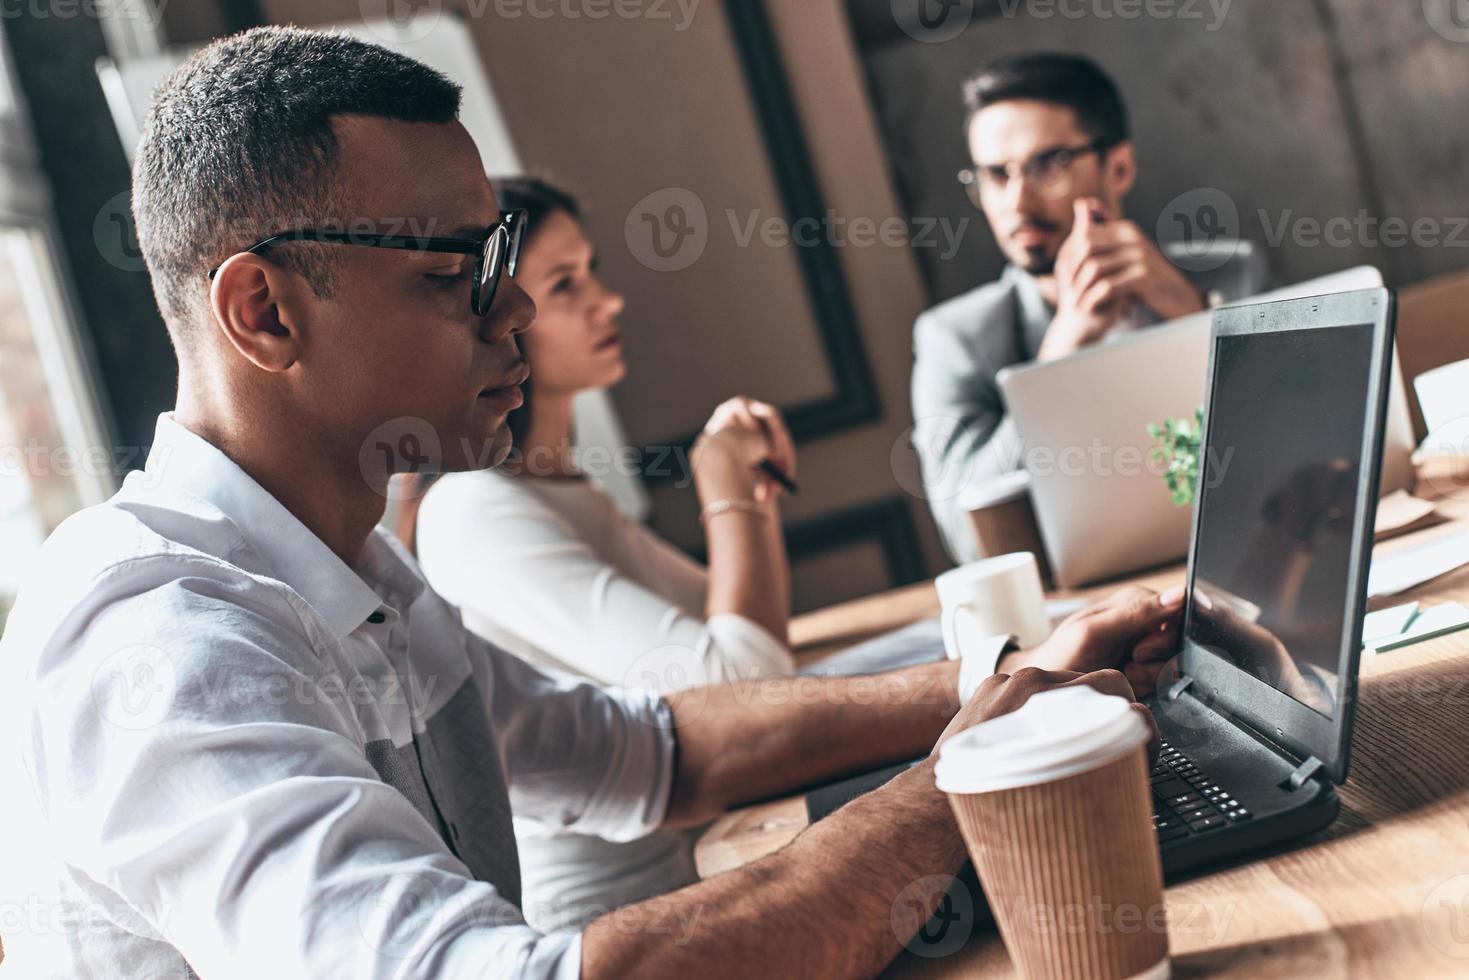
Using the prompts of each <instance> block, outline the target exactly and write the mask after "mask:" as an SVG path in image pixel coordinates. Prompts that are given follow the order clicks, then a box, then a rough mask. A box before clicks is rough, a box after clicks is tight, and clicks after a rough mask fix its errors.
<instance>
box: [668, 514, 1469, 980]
mask: <svg viewBox="0 0 1469 980" xmlns="http://www.w3.org/2000/svg"><path fill="white" fill-rule="evenodd" d="M1440 510H1441V511H1442V512H1444V513H1445V514H1446V515H1449V516H1452V517H1454V518H1455V519H1454V520H1453V522H1451V523H1449V524H1446V525H1443V526H1441V527H1438V528H1434V529H1431V530H1426V531H1421V532H1418V533H1416V534H1412V535H1409V536H1406V537H1403V538H1399V539H1396V540H1393V541H1387V542H1384V543H1383V544H1380V545H1379V546H1378V553H1379V554H1385V553H1390V552H1392V551H1395V550H1397V549H1399V548H1407V547H1412V546H1414V545H1415V544H1419V543H1422V542H1424V541H1426V540H1428V539H1429V538H1431V537H1434V536H1438V535H1445V534H1452V533H1456V532H1461V531H1464V530H1466V529H1469V506H1466V505H1464V504H1461V503H1458V502H1456V501H1452V500H1450V501H1441V502H1440ZM1137 580H1138V581H1142V582H1143V583H1144V584H1147V585H1150V586H1152V587H1154V588H1161V587H1166V586H1167V585H1171V584H1175V583H1177V582H1181V581H1182V580H1183V569H1182V568H1181V567H1176V568H1172V569H1165V570H1162V571H1158V572H1154V573H1150V574H1147V575H1143V576H1140V577H1139V578H1138V579H1137ZM1115 587H1116V586H1115V585H1114V586H1111V587H1110V588H1115ZM1105 591H1108V589H1106V588H1103V589H1092V590H1086V592H1084V593H1080V594H1088V593H1099V592H1105ZM1412 600H1419V601H1421V602H1424V603H1425V604H1432V603H1439V602H1444V601H1449V600H1456V601H1459V602H1464V603H1466V604H1469V568H1461V569H1459V570H1458V571H1456V572H1454V573H1451V574H1449V575H1447V576H1444V577H1443V578H1440V579H1437V580H1435V581H1434V582H1431V583H1428V584H1427V585H1424V586H1421V587H1419V588H1417V589H1415V590H1413V591H1410V592H1406V593H1403V594H1402V595H1400V596H1394V597H1392V598H1391V599H1390V600H1386V601H1379V602H1377V603H1375V604H1374V606H1375V607H1380V606H1383V605H1396V604H1399V603H1402V602H1408V601H1412ZM937 612H938V600H937V597H936V596H935V594H934V592H933V586H932V584H923V585H918V586H913V587H911V588H908V589H902V590H899V591H896V592H892V593H887V594H884V595H881V596H874V597H870V598H867V599H863V600H859V601H857V602H853V603H847V604H845V605H842V606H838V607H834V608H832V609H828V610H824V611H822V612H819V613H814V614H811V615H809V616H804V617H801V619H799V620H798V621H797V622H795V623H793V624H792V641H793V643H795V644H796V645H797V646H798V647H799V648H800V650H799V652H800V654H801V656H802V658H803V659H805V660H812V659H819V658H820V657H822V656H825V655H827V654H829V653H830V652H832V651H833V650H836V649H840V648H842V647H844V646H847V645H850V644H851V643H853V642H857V641H859V640H862V639H866V638H868V637H870V636H872V635H874V634H877V633H881V632H884V631H886V630H889V629H893V628H896V627H899V626H902V625H905V624H906V623H909V622H913V621H915V620H918V619H922V618H925V617H930V616H933V615H936V614H937ZM1361 677H1362V680H1361V686H1360V691H1359V702H1358V706H1357V727H1356V734H1355V738H1354V741H1353V747H1352V759H1351V771H1350V776H1349V778H1348V780H1347V782H1346V785H1344V786H1342V787H1340V794H1341V799H1342V810H1341V816H1340V817H1338V819H1337V820H1336V822H1335V823H1334V824H1332V826H1330V827H1328V828H1327V829H1326V830H1324V831H1322V832H1320V833H1318V834H1315V835H1313V836H1312V837H1310V838H1306V839H1303V840H1302V841H1300V842H1297V844H1296V846H1294V847H1293V848H1292V849H1290V850H1288V851H1286V852H1284V853H1279V854H1276V855H1274V856H1270V857H1266V858H1263V859H1258V860H1254V861H1250V862H1248V863H1244V864H1240V865H1237V866H1234V867H1228V868H1224V869H1222V870H1215V871H1213V872H1209V873H1205V874H1202V875H1200V876H1198V877H1195V878H1192V879H1190V880H1188V881H1185V882H1182V883H1179V884H1175V885H1172V886H1170V887H1169V888H1168V889H1167V904H1168V912H1169V923H1170V928H1169V936H1170V942H1171V945H1172V949H1173V956H1174V976H1175V977H1201V976H1209V977H1248V978H1252V980H1253V978H1274V977H1280V978H1286V977H1292V978H1293V977H1300V976H1309V977H1312V978H1313V980H1331V978H1336V977H1371V978H1399V977H1401V978H1404V980H1409V978H1411V980H1420V978H1425V977H1440V976H1442V977H1450V976H1456V977H1469V631H1466V632H1461V633H1456V634H1452V635H1450V636H1447V637H1443V638H1441V639H1438V640H1433V641H1429V642H1426V643H1422V644H1420V645H1418V646H1414V647H1408V648H1406V649H1403V650H1399V651H1396V652H1392V653H1385V654H1381V655H1378V656H1369V655H1364V658H1363V662H1362V671H1361ZM806 826H807V819H806V809H805V801H804V799H801V798H795V799H790V800H785V801H781V802H777V803H771V804H766V805H762V806H759V807H751V808H747V809H745V810H740V811H736V812H734V813H731V814H729V815H727V816H726V817H725V818H723V819H722V820H720V821H719V822H717V823H716V824H714V825H713V826H712V827H711V828H710V829H709V830H708V831H707V832H706V833H705V834H704V836H703V838H701V840H700V842H699V845H698V848H697V852H696V860H697V861H698V865H699V871H700V874H701V875H703V876H704V877H708V876H710V875H712V874H715V873H718V872H719V871H723V870H727V869H729V868H731V867H736V866H739V865H741V864H744V863H747V862H749V861H752V860H755V859H757V858H759V857H762V856H764V855H766V854H768V853H770V852H772V851H774V850H777V849H779V848H780V847H783V846H785V845H786V844H787V843H789V842H790V841H791V840H792V839H794V838H795V837H796V836H797V835H798V834H799V833H800V832H801V831H802V830H803V829H805V827H806ZM1011 974H1012V970H1011V966H1010V962H1009V958H1008V956H1007V955H1006V953H1005V949H1004V946H1003V945H1002V944H1001V942H1000V941H999V937H998V935H997V934H995V933H994V932H993V931H989V932H986V933H983V934H977V935H976V936H975V937H974V938H972V939H971V940H970V941H969V943H968V944H967V945H966V946H965V947H964V948H963V949H962V950H960V951H959V952H957V953H954V954H952V955H950V956H948V957H945V958H942V959H921V958H919V957H917V956H914V955H912V954H909V953H904V954H903V955H902V956H900V957H899V959H898V960H897V961H895V962H894V964H893V965H892V967H891V968H890V969H889V971H888V975H889V976H894V977H1005V976H1010V975H1011Z"/></svg>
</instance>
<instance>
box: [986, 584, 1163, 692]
mask: <svg viewBox="0 0 1469 980" xmlns="http://www.w3.org/2000/svg"><path fill="white" fill-rule="evenodd" d="M1183 598H1184V590H1183V588H1182V587H1181V586H1180V587H1178V588H1175V589H1170V590H1168V591H1167V592H1164V593H1162V594H1161V595H1160V594H1159V593H1157V592H1154V591H1153V590H1152V589H1145V588H1143V587H1142V586H1136V585H1135V586H1132V587H1130V588H1126V589H1123V590H1122V591H1120V592H1117V593H1114V594H1113V595H1111V596H1109V597H1107V598H1106V599H1103V600H1102V601H1101V602H1099V603H1097V604H1096V605H1094V606H1089V607H1088V608H1086V609H1083V610H1081V611H1080V612H1078V613H1075V614H1073V615H1071V616H1068V617H1067V618H1066V619H1065V620H1064V621H1063V622H1062V623H1061V625H1060V626H1057V627H1056V630H1055V632H1053V633H1052V634H1051V636H1050V638H1049V639H1048V640H1046V641H1045V642H1044V643H1042V644H1040V645H1039V646H1036V647H1033V648H1031V649H1029V650H1020V651H1017V652H1015V653H1010V654H1006V655H1005V656H1004V657H1003V658H1001V660H1000V663H999V670H1000V672H1002V673H1013V672H1015V671H1018V670H1021V669H1022V668H1025V667H1040V668H1042V669H1043V670H1051V671H1078V672H1080V673H1090V672H1092V671H1097V670H1108V669H1111V670H1119V671H1122V672H1123V674H1124V675H1125V676H1126V678H1127V680H1128V682H1129V683H1131V685H1132V689H1133V691H1134V692H1135V693H1136V694H1137V696H1138V697H1147V696H1148V695H1150V694H1152V693H1153V690H1154V689H1155V688H1156V687H1157V683H1158V674H1159V673H1160V672H1161V671H1162V669H1163V667H1164V665H1165V663H1166V662H1167V660H1168V659H1169V657H1170V656H1171V651H1173V650H1174V649H1176V647H1177V645H1178V633H1179V623H1180V621H1181V620H1182V617H1183Z"/></svg>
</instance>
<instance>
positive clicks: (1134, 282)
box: [1038, 198, 1204, 361]
mask: <svg viewBox="0 0 1469 980" xmlns="http://www.w3.org/2000/svg"><path fill="white" fill-rule="evenodd" d="M1056 288H1057V303H1056V317H1055V319H1053V320H1052V321H1051V326H1050V328H1049V329H1048V330H1047V331H1046V336H1045V339H1044V340H1043V341H1042V342H1041V349H1040V351H1039V354H1038V358H1039V360H1042V361H1051V360H1055V359H1057V358H1060V357H1065V356H1067V355H1069V354H1074V353H1076V352H1077V351H1079V350H1081V349H1082V348H1084V347H1088V346H1090V345H1092V344H1095V343H1096V342H1098V341H1099V340H1101V339H1102V338H1104V337H1106V336H1107V335H1108V334H1109V333H1112V332H1113V331H1114V330H1116V329H1125V328H1126V326H1127V325H1128V323H1129V321H1128V320H1127V314H1128V312H1129V310H1130V308H1131V307H1132V305H1133V304H1135V303H1141V304H1142V305H1144V306H1146V307H1147V308H1148V309H1150V310H1152V312H1153V313H1154V315H1156V316H1157V317H1158V318H1159V319H1161V320H1165V321H1166V320H1175V319H1177V318H1179V317H1181V316H1187V315H1189V314H1190V313H1197V312H1198V311H1200V310H1202V309H1203V308H1204V298H1203V296H1202V295H1201V294H1200V293H1199V291H1198V289H1197V288H1195V287H1194V285H1193V284H1192V283H1191V282H1189V281H1188V279H1187V277H1185V276H1184V274H1183V273H1182V272H1180V271H1179V270H1178V267H1177V266H1175V265H1174V264H1173V263H1172V262H1170V261H1168V258H1167V256H1165V255H1164V254H1163V252H1162V250H1161V249H1159V248H1158V246H1157V244H1156V243H1155V242H1154V241H1153V240H1152V239H1151V238H1149V237H1148V236H1147V235H1146V234H1145V233H1144V232H1143V230H1142V229H1141V228H1139V227H1138V226H1137V225H1136V224H1134V223H1133V222H1131V221H1125V220H1114V221H1109V220H1107V218H1106V214H1105V211H1104V205H1103V204H1102V202H1101V201H1100V200H1098V199H1096V198H1081V199H1079V200H1077V202H1076V217H1075V221H1074V223H1073V224H1072V228H1071V234H1070V235H1069V236H1067V238H1066V241H1065V242H1063V243H1062V245H1061V249H1060V251H1059V252H1058V253H1057V254H1056Z"/></svg>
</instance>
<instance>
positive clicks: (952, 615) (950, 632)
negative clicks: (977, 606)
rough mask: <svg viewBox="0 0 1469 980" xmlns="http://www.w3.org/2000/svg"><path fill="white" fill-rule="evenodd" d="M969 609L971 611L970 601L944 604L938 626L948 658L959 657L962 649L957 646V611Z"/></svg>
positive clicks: (972, 607)
mask: <svg viewBox="0 0 1469 980" xmlns="http://www.w3.org/2000/svg"><path fill="white" fill-rule="evenodd" d="M965 610H969V611H970V612H973V610H974V605H973V603H970V602H959V603H955V604H954V605H952V606H945V607H944V609H943V612H942V614H941V615H940V616H939V627H940V630H941V631H942V633H943V635H944V654H945V655H946V656H947V657H948V658H949V659H950V660H959V659H961V655H962V651H961V650H960V648H959V625H958V618H959V613H961V612H963V611H965Z"/></svg>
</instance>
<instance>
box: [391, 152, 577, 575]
mask: <svg viewBox="0 0 1469 980" xmlns="http://www.w3.org/2000/svg"><path fill="white" fill-rule="evenodd" d="M490 184H491V185H492V186H493V187H494V188H495V199H496V200H497V201H498V202H499V205H500V210H501V211H514V210H517V209H521V208H523V209H525V212H526V225H525V241H526V244H527V245H529V244H530V240H531V239H532V238H533V237H535V233H536V229H538V228H539V227H540V226H541V225H542V224H543V223H544V222H545V221H546V219H547V218H549V217H551V215H553V214H557V213H558V212H564V213H566V214H569V215H571V216H572V217H573V218H575V219H576V220H577V221H580V220H581V205H580V204H578V203H577V201H576V198H574V197H572V196H571V195H570V194H569V193H567V192H566V191H563V190H562V189H561V188H559V187H556V186H554V185H552V184H549V183H547V182H546V181H544V180H541V179H540V178H539V177H492V178H490ZM531 384H532V382H530V381H527V382H526V383H525V384H523V385H521V386H520V390H521V391H522V392H523V393H524V394H525V404H524V405H522V406H521V407H520V408H517V409H516V410H515V411H513V412H511V413H510V415H509V416H508V417H507V418H506V424H507V425H509V426H510V435H511V437H512V438H513V439H514V448H512V449H511V450H510V458H509V459H508V460H506V464H505V465H507V466H509V467H511V468H514V466H515V464H516V460H517V457H518V455H519V453H520V447H521V446H523V445H524V444H525V439H526V436H528V435H529V434H530V419H531V414H530V413H531ZM437 478H438V477H437V476H436V475H433V474H424V475H422V476H419V477H417V478H416V479H415V480H414V481H413V484H412V486H411V487H410V488H409V489H408V490H407V491H406V493H405V494H404V496H403V498H402V499H401V502H400V504H399V507H398V514H397V517H396V519H395V521H394V529H395V530H396V532H397V535H398V537H399V538H400V539H401V540H402V541H403V543H404V544H405V545H407V546H408V550H409V551H411V552H414V553H416V552H417V544H418V540H417V539H418V535H417V527H418V509H419V507H420V506H421V505H422V504H423V498H424V495H425V494H427V493H428V491H429V488H430V487H432V486H433V485H434V481H435V480H436V479H437Z"/></svg>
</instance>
